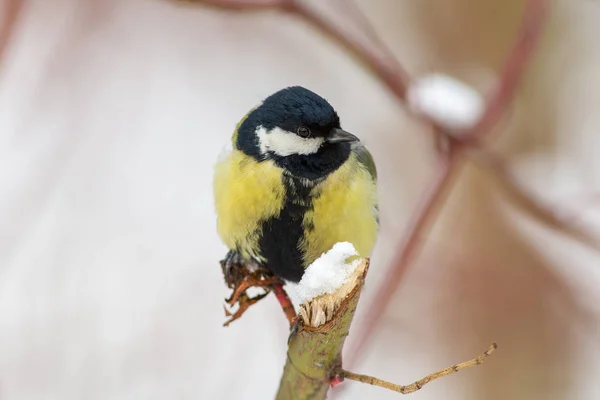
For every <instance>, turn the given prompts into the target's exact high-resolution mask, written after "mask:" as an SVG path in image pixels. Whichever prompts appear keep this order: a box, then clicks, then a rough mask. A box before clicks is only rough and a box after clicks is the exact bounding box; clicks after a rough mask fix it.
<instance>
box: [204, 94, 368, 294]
mask: <svg viewBox="0 0 600 400" xmlns="http://www.w3.org/2000/svg"><path fill="white" fill-rule="evenodd" d="M232 145H233V149H232V151H231V152H230V153H229V154H227V155H226V156H225V157H223V158H222V159H221V161H219V162H218V163H217V165H216V168H215V175H214V196H215V206H216V211H217V229H218V232H219V235H220V237H221V239H222V240H223V242H224V243H225V244H226V245H227V247H228V248H229V249H230V251H229V252H228V254H227V256H226V260H225V261H226V266H227V268H230V267H231V265H233V264H234V263H241V262H245V261H254V262H257V263H259V265H262V266H264V267H266V268H267V269H268V270H270V271H271V272H272V273H273V274H274V275H275V276H277V277H279V278H281V279H284V280H286V281H291V282H299V281H300V279H301V278H302V275H303V274H304V270H305V269H306V268H307V267H308V266H309V265H310V264H311V263H312V262H313V261H314V260H316V259H317V258H318V257H320V256H321V255H322V254H323V253H324V252H326V251H328V250H329V249H331V248H332V247H333V245H334V244H336V243H338V242H350V243H352V244H353V245H354V247H355V248H356V249H357V251H358V253H359V255H360V256H361V257H369V256H370V253H371V251H372V249H373V246H374V244H375V240H376V238H377V233H378V228H379V218H378V213H379V211H378V206H377V188H376V180H377V172H376V168H375V163H374V161H373V158H372V156H371V154H370V153H369V151H368V150H367V149H366V148H365V147H364V146H363V145H362V144H361V143H360V141H359V139H358V138H357V137H356V136H354V135H353V134H351V133H349V132H347V131H345V130H343V129H342V128H341V127H340V119H339V117H338V115H337V112H336V111H335V110H334V108H333V107H332V106H331V104H329V103H328V102H327V100H325V99H324V98H322V97H321V96H319V95H317V94H316V93H313V92H312V91H310V90H308V89H305V88H303V87H300V86H293V87H287V88H284V89H282V90H280V91H278V92H276V93H274V94H272V95H271V96H269V97H267V98H266V99H265V100H264V101H263V102H262V103H261V104H260V105H258V106H257V107H255V108H254V109H252V110H251V111H250V112H249V113H248V114H246V116H244V118H243V119H242V120H241V121H240V122H239V123H238V125H237V127H236V129H235V131H234V133H233V137H232Z"/></svg>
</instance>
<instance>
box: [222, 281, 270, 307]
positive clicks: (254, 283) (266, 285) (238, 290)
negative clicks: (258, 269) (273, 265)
mask: <svg viewBox="0 0 600 400" xmlns="http://www.w3.org/2000/svg"><path fill="white" fill-rule="evenodd" d="M277 282H279V279H277V278H276V277H274V276H271V277H265V278H263V277H261V276H257V275H256V274H251V275H248V276H245V277H244V280H242V282H241V283H240V284H239V285H238V286H237V287H236V288H235V290H234V291H233V293H232V294H231V297H230V298H228V299H227V300H225V301H226V303H227V304H229V305H230V306H231V305H234V304H235V303H236V302H237V301H238V299H239V297H240V295H241V294H242V293H244V292H246V290H247V289H248V288H250V287H260V288H264V289H265V290H266V291H267V293H268V292H270V291H271V285H273V284H275V283H277Z"/></svg>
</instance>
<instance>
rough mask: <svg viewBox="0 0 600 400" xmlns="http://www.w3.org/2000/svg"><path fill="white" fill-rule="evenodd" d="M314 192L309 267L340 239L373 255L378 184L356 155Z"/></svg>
mask: <svg viewBox="0 0 600 400" xmlns="http://www.w3.org/2000/svg"><path fill="white" fill-rule="evenodd" d="M313 196H314V197H313V202H312V205H313V207H312V210H310V211H308V212H307V213H306V214H305V216H304V221H303V225H304V226H305V227H306V228H305V231H304V239H303V241H302V244H301V248H302V249H303V251H304V264H305V267H306V266H308V265H309V264H310V263H312V262H313V261H314V260H315V259H316V258H318V257H320V256H321V254H322V253H324V252H326V251H328V250H329V249H331V248H332V247H333V245H334V244H335V243H338V242H344V241H347V242H350V243H352V244H353V245H354V247H356V249H357V251H358V252H359V254H360V255H361V256H363V257H368V256H370V254H371V251H372V250H373V246H374V245H375V240H376V238H377V232H378V222H377V211H376V204H377V188H376V184H375V182H374V181H373V179H372V177H371V175H370V174H369V172H368V171H367V170H366V169H365V168H364V167H363V165H362V164H360V163H359V162H358V161H357V160H356V156H355V155H354V154H351V156H350V158H349V159H348V161H347V162H346V163H344V164H343V165H342V166H341V167H340V168H339V169H338V170H337V171H335V172H333V173H332V174H331V175H329V176H328V177H327V178H326V179H325V180H324V181H323V182H321V183H320V184H318V185H317V186H316V187H315V188H314V189H313Z"/></svg>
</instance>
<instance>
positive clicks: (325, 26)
mask: <svg viewBox="0 0 600 400" xmlns="http://www.w3.org/2000/svg"><path fill="white" fill-rule="evenodd" d="M347 1H348V2H350V1H352V0H347ZM289 2H290V5H289V6H287V10H288V11H289V12H290V13H292V14H296V15H298V16H300V17H301V18H303V19H304V21H305V22H307V23H309V24H310V25H312V26H313V27H315V28H316V29H317V30H319V31H320V32H322V33H323V34H325V35H327V36H329V37H330V38H332V39H333V40H334V41H336V42H337V43H339V44H340V45H341V46H342V47H343V48H345V49H346V50H347V51H348V52H349V53H350V54H351V55H352V56H354V57H355V58H356V59H357V60H358V61H359V62H360V63H361V64H363V65H364V66H366V67H367V68H368V69H370V70H371V71H372V72H373V73H374V74H375V76H376V77H377V78H379V80H381V81H382V83H383V84H384V85H385V86H386V88H387V89H388V90H390V91H391V92H392V93H393V94H394V95H395V96H396V98H398V99H399V100H400V101H403V100H404V99H405V97H406V90H407V88H408V82H409V78H408V75H407V74H406V72H405V71H404V70H403V69H402V68H401V67H400V64H399V63H397V62H396V63H394V65H390V64H389V63H387V62H385V61H384V60H383V59H382V58H381V57H379V55H378V54H377V52H376V51H374V50H373V49H371V48H370V47H367V46H365V45H363V44H361V43H360V42H358V41H356V40H353V38H352V37H350V36H349V35H347V34H346V32H344V31H342V30H341V29H340V28H339V27H337V26H336V25H335V24H332V23H331V21H329V20H328V19H326V18H324V17H323V16H322V15H321V14H320V13H319V12H317V11H315V10H314V9H313V8H312V7H309V6H308V5H306V4H305V3H304V2H302V1H298V0H289ZM359 12H360V11H359Z"/></svg>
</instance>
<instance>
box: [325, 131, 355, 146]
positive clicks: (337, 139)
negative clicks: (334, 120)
mask: <svg viewBox="0 0 600 400" xmlns="http://www.w3.org/2000/svg"><path fill="white" fill-rule="evenodd" d="M325 140H326V141H327V142H328V143H344V142H358V141H359V140H360V139H359V138H357V137H356V136H354V135H353V134H351V133H350V132H346V131H345V130H343V129H341V128H334V129H332V130H331V132H329V136H327V137H326V138H325Z"/></svg>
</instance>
